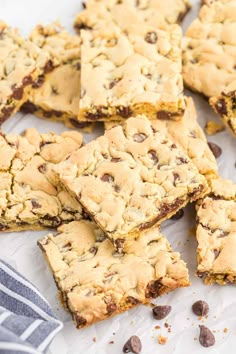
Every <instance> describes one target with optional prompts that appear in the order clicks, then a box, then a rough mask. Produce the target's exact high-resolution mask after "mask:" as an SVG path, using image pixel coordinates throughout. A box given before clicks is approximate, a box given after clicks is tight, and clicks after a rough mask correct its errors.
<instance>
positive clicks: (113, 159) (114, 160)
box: [111, 157, 121, 163]
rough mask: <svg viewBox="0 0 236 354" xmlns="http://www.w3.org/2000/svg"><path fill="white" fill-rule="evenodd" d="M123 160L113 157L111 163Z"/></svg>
mask: <svg viewBox="0 0 236 354" xmlns="http://www.w3.org/2000/svg"><path fill="white" fill-rule="evenodd" d="M120 161H121V159H120V158H119V157H112V159H111V162H115V163H116V162H120Z"/></svg>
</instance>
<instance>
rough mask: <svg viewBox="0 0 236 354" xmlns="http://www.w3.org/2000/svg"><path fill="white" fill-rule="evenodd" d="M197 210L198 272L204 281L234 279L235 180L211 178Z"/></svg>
mask: <svg viewBox="0 0 236 354" xmlns="http://www.w3.org/2000/svg"><path fill="white" fill-rule="evenodd" d="M211 189H212V192H211V194H210V195H209V196H207V197H205V198H204V199H203V200H202V202H201V203H200V205H198V211H197V242H198V249H197V255H198V256H197V258H198V267H197V274H198V276H199V277H201V278H204V280H205V283H206V284H212V283H218V284H220V285H224V284H227V283H236V258H235V252H236V184H234V183H233V182H231V181H229V180H223V179H216V180H213V181H212V186H211Z"/></svg>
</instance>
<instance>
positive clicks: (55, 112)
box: [52, 109, 63, 118]
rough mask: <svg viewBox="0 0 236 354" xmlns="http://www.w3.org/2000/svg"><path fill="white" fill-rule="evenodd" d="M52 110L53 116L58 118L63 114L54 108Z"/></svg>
mask: <svg viewBox="0 0 236 354" xmlns="http://www.w3.org/2000/svg"><path fill="white" fill-rule="evenodd" d="M52 112H53V114H54V116H56V117H58V118H59V117H61V116H62V114H63V113H62V112H61V111H55V109H54V110H53V111H52Z"/></svg>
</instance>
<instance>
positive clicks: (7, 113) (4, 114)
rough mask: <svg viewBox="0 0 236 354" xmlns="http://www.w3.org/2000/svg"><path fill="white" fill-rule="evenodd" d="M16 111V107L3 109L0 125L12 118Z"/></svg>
mask: <svg viewBox="0 0 236 354" xmlns="http://www.w3.org/2000/svg"><path fill="white" fill-rule="evenodd" d="M13 111H14V107H13V106H11V107H3V108H2V110H1V113H2V114H1V115H0V123H2V122H4V121H5V120H6V119H7V118H9V117H10V115H11V114H12V112H13Z"/></svg>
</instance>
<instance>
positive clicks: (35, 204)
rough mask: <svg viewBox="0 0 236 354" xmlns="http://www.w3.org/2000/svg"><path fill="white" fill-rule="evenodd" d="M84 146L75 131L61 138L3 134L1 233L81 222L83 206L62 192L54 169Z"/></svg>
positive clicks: (32, 132)
mask: <svg viewBox="0 0 236 354" xmlns="http://www.w3.org/2000/svg"><path fill="white" fill-rule="evenodd" d="M81 144H82V135H81V134H80V133H78V132H75V131H70V132H64V133H62V134H61V135H55V134H53V133H48V134H39V133H38V132H37V131H36V130H35V129H28V130H27V131H26V132H25V135H24V136H18V135H14V134H9V135H4V134H3V133H2V134H1V135H0V156H1V159H0V184H1V191H0V230H1V231H20V230H36V229H42V228H43V227H57V226H58V225H60V224H61V223H62V222H66V221H71V220H76V219H77V220H79V219H80V218H81V215H82V209H81V206H80V204H79V203H78V202H77V201H76V200H75V199H73V198H72V197H71V196H70V195H69V194H68V193H66V192H65V191H64V190H62V189H60V188H59V186H58V185H57V183H56V180H55V178H54V176H53V172H52V167H53V166H54V165H55V164H57V163H59V162H61V161H63V160H64V159H65V158H66V157H67V155H68V154H69V153H71V152H72V151H74V150H76V149H78V148H79V147H80V146H81Z"/></svg>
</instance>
